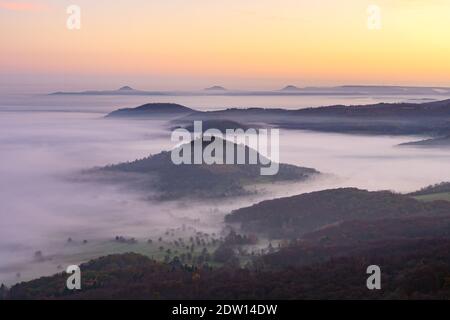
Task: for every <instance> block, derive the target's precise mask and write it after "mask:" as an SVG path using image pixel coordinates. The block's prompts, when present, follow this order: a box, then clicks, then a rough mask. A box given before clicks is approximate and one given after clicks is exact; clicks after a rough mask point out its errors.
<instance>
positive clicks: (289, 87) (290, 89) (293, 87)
mask: <svg viewBox="0 0 450 320" xmlns="http://www.w3.org/2000/svg"><path fill="white" fill-rule="evenodd" d="M300 90H301V89H300V88H299V87H296V86H293V85H288V86H286V87H284V88H282V89H281V91H300Z"/></svg>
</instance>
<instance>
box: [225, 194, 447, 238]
mask: <svg viewBox="0 0 450 320" xmlns="http://www.w3.org/2000/svg"><path fill="white" fill-rule="evenodd" d="M438 215H450V203H449V202H445V201H438V202H421V201H418V200H415V199H413V198H411V197H408V196H405V195H400V194H394V193H392V192H389V191H377V192H369V191H365V190H359V189H355V188H342V189H333V190H324V191H318V192H312V193H307V194H301V195H297V196H293V197H287V198H280V199H274V200H267V201H263V202H260V203H258V204H255V205H253V206H250V207H246V208H241V209H238V210H235V211H233V212H232V213H231V214H229V215H227V216H226V218H225V221H226V222H228V223H239V224H240V225H241V227H242V229H243V230H245V231H251V232H258V233H263V234H266V235H269V236H271V237H275V238H286V237H288V238H297V237H300V236H301V235H303V234H305V233H307V232H312V231H314V230H316V229H318V228H321V227H324V226H327V225H329V224H333V223H337V222H341V221H346V220H376V219H387V218H405V217H412V216H438Z"/></svg>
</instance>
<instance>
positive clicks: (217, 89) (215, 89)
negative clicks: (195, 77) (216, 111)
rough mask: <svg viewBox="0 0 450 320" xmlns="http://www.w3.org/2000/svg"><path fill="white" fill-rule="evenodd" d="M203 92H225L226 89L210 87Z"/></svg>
mask: <svg viewBox="0 0 450 320" xmlns="http://www.w3.org/2000/svg"><path fill="white" fill-rule="evenodd" d="M205 90H206V91H227V89H225V88H224V87H222V86H212V87H209V88H206V89H205Z"/></svg>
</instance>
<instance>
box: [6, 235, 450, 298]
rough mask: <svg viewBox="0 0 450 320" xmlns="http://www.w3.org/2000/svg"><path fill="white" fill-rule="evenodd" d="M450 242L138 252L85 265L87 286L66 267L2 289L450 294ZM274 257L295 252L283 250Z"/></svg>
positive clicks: (156, 294) (187, 294) (26, 294)
mask: <svg viewBox="0 0 450 320" xmlns="http://www.w3.org/2000/svg"><path fill="white" fill-rule="evenodd" d="M448 252H450V242H449V241H448V240H446V241H444V240H430V241H420V242H414V243H387V244H386V245H385V246H384V247H381V248H377V249H372V250H368V251H366V252H361V253H358V254H356V255H353V256H349V257H341V258H336V259H333V260H331V261H328V262H324V263H319V264H315V265H313V267H311V266H304V267H295V266H292V267H289V268H284V267H281V268H280V267H279V266H277V265H276V264H272V263H271V260H270V259H267V261H266V262H265V265H264V266H263V268H262V269H254V268H250V269H241V268H217V269H213V268H210V267H207V266H203V267H194V268H192V267H188V266H181V265H179V264H173V263H170V264H163V263H158V262H155V261H152V260H150V259H149V258H146V257H144V256H140V255H137V254H131V253H130V254H124V255H113V256H107V257H103V258H100V259H97V260H93V261H91V262H89V263H87V264H84V265H81V270H83V277H82V290H79V291H78V290H77V291H69V290H67V289H66V287H65V284H66V278H67V275H65V274H62V273H61V274H57V275H54V276H52V277H44V278H41V279H37V280H33V281H30V282H24V283H20V284H17V285H15V286H13V287H12V288H11V289H10V290H7V289H6V288H2V289H0V291H1V292H0V299H1V297H3V298H6V299H446V300H448V299H450V255H449V254H448ZM280 253H281V254H278V255H276V256H274V257H273V258H274V259H272V261H273V260H277V261H279V260H280V259H282V260H287V259H289V258H292V254H293V253H294V254H295V252H292V251H290V252H285V251H282V252H280ZM372 264H375V265H378V266H380V268H381V270H382V288H381V290H368V289H367V287H366V280H367V273H366V269H367V266H369V265H372Z"/></svg>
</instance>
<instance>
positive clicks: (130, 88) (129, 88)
mask: <svg viewBox="0 0 450 320" xmlns="http://www.w3.org/2000/svg"><path fill="white" fill-rule="evenodd" d="M131 90H134V89H133V88H132V87H129V86H123V87H122V88H120V89H119V91H131Z"/></svg>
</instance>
